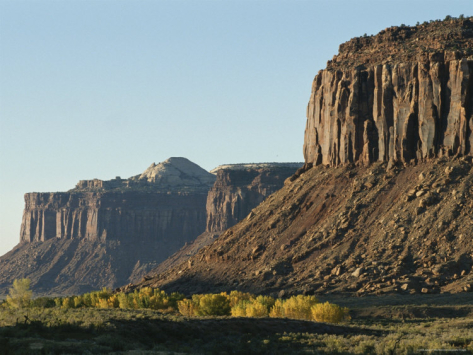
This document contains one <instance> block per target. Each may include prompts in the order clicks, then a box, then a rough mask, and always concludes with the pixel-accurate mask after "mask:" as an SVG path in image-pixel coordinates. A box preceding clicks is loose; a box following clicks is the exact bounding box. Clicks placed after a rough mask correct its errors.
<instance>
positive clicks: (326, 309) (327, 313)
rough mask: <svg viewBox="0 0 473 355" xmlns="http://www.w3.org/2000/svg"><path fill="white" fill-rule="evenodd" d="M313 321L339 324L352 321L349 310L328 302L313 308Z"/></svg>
mask: <svg viewBox="0 0 473 355" xmlns="http://www.w3.org/2000/svg"><path fill="white" fill-rule="evenodd" d="M310 310H311V313H312V319H313V320H316V321H317V322H329V323H339V322H341V321H343V320H348V319H350V316H349V315H348V308H346V307H344V308H342V307H340V306H338V305H336V304H331V303H328V302H325V303H318V304H316V305H314V306H312V307H311V309H310Z"/></svg>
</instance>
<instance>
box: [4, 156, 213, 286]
mask: <svg viewBox="0 0 473 355" xmlns="http://www.w3.org/2000/svg"><path fill="white" fill-rule="evenodd" d="M214 181H215V175H213V174H210V173H209V172H207V171H205V170H204V169H202V168H200V167H199V166H198V165H196V164H194V163H192V162H190V161H189V160H187V159H185V158H170V159H168V160H166V161H164V162H162V163H160V164H157V165H156V164H152V165H151V166H150V167H149V168H148V169H147V170H146V171H145V172H144V173H143V174H140V175H137V176H134V177H132V178H130V179H121V178H119V177H117V178H116V179H114V180H110V181H102V180H98V179H94V180H82V181H79V183H78V184H77V185H76V187H75V188H74V189H72V190H70V191H68V192H57V193H27V194H25V210H24V213H23V221H22V225H21V232H20V244H19V245H18V246H17V247H15V248H14V249H13V250H12V251H11V252H9V253H7V254H6V255H4V256H3V257H2V258H1V259H0V270H1V271H0V289H1V288H2V287H5V286H10V285H11V282H12V281H13V279H15V278H19V277H25V276H28V277H30V278H31V279H32V287H33V289H34V290H35V292H36V293H37V294H44V293H50V292H53V293H59V294H67V293H73V292H77V290H90V289H99V288H101V287H105V286H107V287H116V286H117V285H120V284H124V283H129V282H131V281H137V280H139V279H140V278H141V277H142V276H143V275H144V274H146V273H147V272H149V271H150V270H151V269H153V268H154V267H156V266H157V265H158V264H159V263H160V262H161V261H164V260H165V259H166V258H167V257H169V256H170V255H172V254H173V253H174V252H176V251H177V250H179V249H180V248H181V247H182V246H183V245H185V243H187V242H191V241H193V240H194V239H195V238H196V237H197V236H198V235H200V234H201V233H202V232H203V231H205V226H206V216H207V213H206V201H207V193H208V191H209V189H210V187H211V186H212V185H213V183H214ZM78 287H79V288H78ZM4 290H5V289H3V291H4Z"/></svg>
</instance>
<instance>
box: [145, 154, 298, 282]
mask: <svg viewBox="0 0 473 355" xmlns="http://www.w3.org/2000/svg"><path fill="white" fill-rule="evenodd" d="M302 165H303V163H260V164H228V165H221V166H219V167H217V168H215V169H213V170H211V171H210V172H211V173H213V174H216V175H217V180H216V181H215V184H214V185H213V187H212V188H211V189H210V191H209V193H208V195H207V223H206V228H205V232H204V233H202V234H201V235H200V236H199V237H197V238H196V239H195V240H194V241H192V242H189V243H186V245H185V246H184V247H183V248H182V249H181V250H179V251H178V252H176V253H175V254H174V255H172V256H171V257H169V258H168V259H167V260H165V261H164V262H163V263H161V264H160V265H159V266H158V267H157V268H156V269H155V270H153V271H152V272H151V273H150V274H159V273H162V272H164V271H165V270H167V269H169V268H171V267H173V266H176V265H179V264H180V263H182V262H184V261H186V260H187V259H188V258H189V256H192V255H194V254H196V253H197V252H198V251H199V250H200V249H201V248H203V247H204V246H206V245H209V244H210V243H212V242H213V241H214V240H215V239H216V238H217V237H218V236H219V235H221V234H222V233H223V232H224V231H225V230H226V229H228V228H230V227H232V226H234V225H235V224H237V223H238V222H239V221H240V220H242V219H243V218H247V216H251V211H252V209H254V208H255V207H256V206H258V205H259V204H260V203H261V202H262V201H263V200H264V199H265V198H266V197H268V196H269V195H271V194H272V193H274V192H275V191H277V190H279V189H280V188H282V187H283V185H284V180H286V179H287V178H288V177H289V176H291V175H293V174H294V172H295V171H296V169H298V168H300V167H301V166H302Z"/></svg>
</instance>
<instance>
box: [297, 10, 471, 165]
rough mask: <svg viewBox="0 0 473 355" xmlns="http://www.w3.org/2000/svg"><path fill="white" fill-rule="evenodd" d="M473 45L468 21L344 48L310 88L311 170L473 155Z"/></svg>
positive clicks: (389, 33) (399, 31) (396, 30)
mask: <svg viewBox="0 0 473 355" xmlns="http://www.w3.org/2000/svg"><path fill="white" fill-rule="evenodd" d="M472 43H473V22H472V21H471V19H465V20H452V21H447V22H435V23H431V24H424V25H418V26H415V27H406V26H403V27H393V28H388V29H386V30H384V31H382V32H380V33H379V34H378V35H376V36H372V37H364V38H363V37H362V38H355V39H353V40H351V41H349V42H347V43H344V44H342V45H341V46H340V51H339V54H338V55H337V56H335V57H334V58H333V59H332V60H331V61H329V62H328V65H327V68H326V69H325V70H322V71H320V72H319V73H318V74H317V76H316V77H315V79H314V82H313V85H312V93H311V96H310V101H309V104H308V108H307V125H306V130H305V137H304V158H305V161H306V163H312V164H314V165H319V164H326V165H331V166H336V165H338V164H343V163H350V162H360V163H365V164H368V163H371V162H374V161H386V162H388V161H391V162H401V163H409V162H411V161H422V160H425V159H428V158H431V157H435V156H443V155H457V154H461V155H467V154H473V133H472V132H473V116H472V115H473V99H472V97H473V94H472V93H473V44H472Z"/></svg>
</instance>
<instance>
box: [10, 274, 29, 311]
mask: <svg viewBox="0 0 473 355" xmlns="http://www.w3.org/2000/svg"><path fill="white" fill-rule="evenodd" d="M30 283H31V281H30V279H16V280H15V281H13V286H12V287H11V288H10V290H9V292H8V293H9V295H8V296H7V304H8V305H9V306H10V307H12V308H23V307H28V306H29V305H30V301H31V296H32V295H33V292H32V291H31V290H30Z"/></svg>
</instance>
